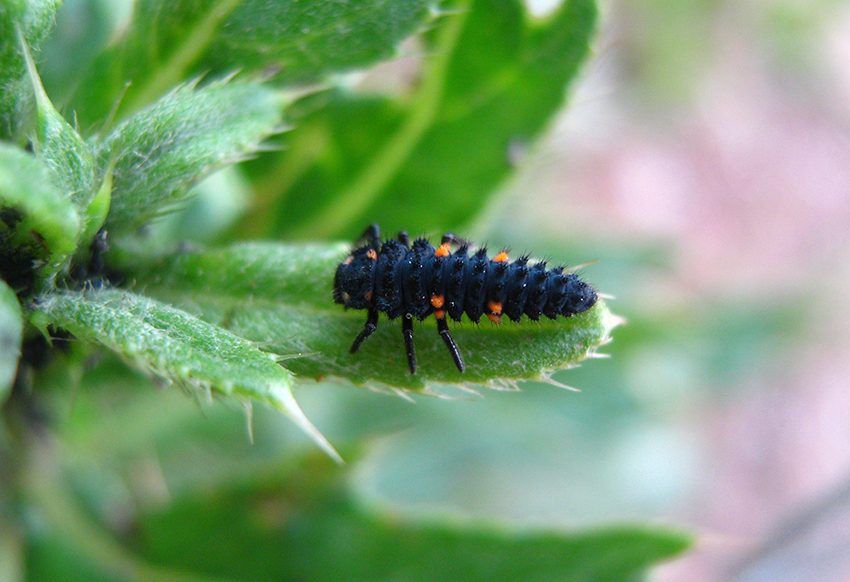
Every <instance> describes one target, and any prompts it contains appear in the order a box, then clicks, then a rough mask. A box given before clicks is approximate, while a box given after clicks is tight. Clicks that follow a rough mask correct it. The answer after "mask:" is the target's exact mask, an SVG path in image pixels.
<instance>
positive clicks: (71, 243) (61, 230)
mask: <svg viewBox="0 0 850 582" xmlns="http://www.w3.org/2000/svg"><path fill="white" fill-rule="evenodd" d="M0 207H1V208H2V213H3V214H2V217H1V218H2V222H0V251H2V252H3V254H4V256H5V258H6V260H7V261H12V262H14V261H17V260H20V261H23V262H24V263H26V266H27V267H28V268H31V269H32V268H36V267H39V266H41V265H45V269H46V270H47V272H55V271H56V270H58V269H59V267H60V266H61V265H62V264H63V263H64V261H65V260H66V259H67V258H68V256H69V255H70V254H71V253H72V252H73V251H74V249H75V247H76V243H77V237H78V235H79V231H80V218H79V214H78V213H77V210H76V208H75V207H74V204H73V203H72V202H71V199H70V197H68V196H66V195H64V194H63V193H61V192H59V191H58V190H57V189H56V188H55V187H54V185H53V181H52V176H51V174H50V172H49V170H48V169H47V168H46V167H45V165H44V164H42V163H41V161H40V160H39V159H38V158H36V157H35V156H34V155H32V154H28V153H27V152H25V151H24V150H22V149H19V148H16V147H14V146H11V145H8V144H0ZM22 266H23V263H22ZM15 271H20V268H16V269H15ZM4 275H6V273H4ZM7 281H8V279H7Z"/></svg>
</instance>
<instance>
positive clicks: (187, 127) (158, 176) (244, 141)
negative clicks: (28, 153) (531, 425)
mask: <svg viewBox="0 0 850 582" xmlns="http://www.w3.org/2000/svg"><path fill="white" fill-rule="evenodd" d="M288 100H289V97H288V94H286V93H284V92H281V91H276V90H273V89H270V88H268V87H265V86H263V85H260V84H259V83H235V82H230V83H216V84H213V85H208V86H206V87H202V88H195V87H193V86H183V87H181V88H179V89H176V90H175V91H172V92H171V93H169V94H168V95H166V96H165V97H163V98H162V99H160V100H159V101H157V102H156V103H155V104H154V105H152V106H151V107H149V108H148V109H145V110H144V111H141V112H139V113H137V114H136V115H134V116H133V117H131V118H130V119H128V120H127V121H126V122H124V123H123V124H121V125H120V126H118V127H117V128H116V129H115V130H114V131H113V132H112V133H111V134H110V135H109V136H108V137H107V138H106V139H105V140H104V141H103V142H102V143H99V144H98V145H97V155H98V159H99V163H100V168H101V171H103V172H106V171H107V169H108V168H109V167H110V166H111V167H112V168H113V170H112V186H113V192H112V201H111V207H110V210H109V215H108V217H107V220H106V225H107V227H108V228H109V229H111V230H115V231H121V230H124V231H126V230H129V229H133V228H137V227H139V226H141V225H143V224H144V223H146V222H148V221H149V220H150V219H151V218H153V217H155V216H157V215H161V214H163V213H165V212H168V211H171V210H174V209H175V207H177V206H178V205H179V204H180V203H182V202H183V201H184V200H185V199H186V195H187V191H188V189H189V188H190V187H191V186H193V185H194V184H195V183H197V182H198V181H199V180H201V179H202V178H204V177H205V176H207V175H208V174H210V173H211V172H213V171H215V170H217V169H220V168H222V167H224V166H226V165H228V164H232V163H234V162H236V161H239V160H240V159H242V158H243V157H244V156H247V155H249V154H251V153H252V152H253V151H254V150H255V149H256V147H257V145H258V144H259V142H260V141H261V140H262V139H263V138H265V137H267V136H268V135H270V134H271V133H274V132H275V131H280V129H281V110H282V109H283V106H284V105H285V104H286V103H287V101H288Z"/></svg>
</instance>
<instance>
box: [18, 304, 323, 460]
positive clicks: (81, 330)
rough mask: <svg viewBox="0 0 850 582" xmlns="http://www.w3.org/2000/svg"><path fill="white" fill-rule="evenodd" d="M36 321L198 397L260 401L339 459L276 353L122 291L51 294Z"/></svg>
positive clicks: (39, 307) (36, 313)
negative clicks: (306, 410)
mask: <svg viewBox="0 0 850 582" xmlns="http://www.w3.org/2000/svg"><path fill="white" fill-rule="evenodd" d="M32 321H33V323H34V324H36V325H37V326H38V327H39V328H40V329H42V330H44V329H46V327H47V325H53V326H54V327H58V328H63V329H67V330H68V331H70V332H71V333H73V334H74V335H75V336H76V337H78V338H80V339H83V340H87V341H91V342H94V343H96V344H99V345H102V346H104V347H106V348H108V349H110V350H112V351H113V352H115V353H116V354H118V355H119V356H120V357H121V358H123V359H124V360H125V361H126V362H127V363H128V364H130V365H131V366H133V367H135V368H137V369H139V370H141V371H143V372H145V373H148V374H150V375H152V376H154V377H158V378H162V379H165V380H166V381H170V382H175V383H177V384H179V385H181V386H183V387H185V388H187V389H188V390H190V391H192V392H194V393H195V394H196V395H199V396H202V395H204V394H210V393H211V392H216V393H217V394H221V395H223V396H226V397H230V398H237V399H243V400H247V399H251V398H253V399H255V400H259V401H261V402H264V403H266V404H268V405H270V406H272V407H274V408H277V409H279V410H281V411H283V412H285V413H286V414H287V415H288V416H289V417H290V418H292V419H293V420H294V421H295V422H296V423H297V424H298V425H299V426H300V427H301V429H302V430H304V431H305V432H306V433H307V434H308V435H309V436H310V437H311V438H312V439H313V440H314V441H315V442H316V443H317V444H318V445H319V446H320V447H322V448H323V449H324V450H325V452H327V453H328V454H329V455H330V456H332V457H333V458H335V459H339V455H338V454H337V453H336V451H334V450H333V448H332V447H331V446H330V444H329V443H328V442H327V440H325V438H324V437H323V436H322V435H321V434H320V433H319V431H318V430H316V428H315V427H314V426H313V425H312V424H311V423H310V421H309V420H307V417H306V416H304V413H303V412H302V411H301V409H300V408H299V406H298V404H297V403H296V402H295V398H294V397H293V395H292V374H291V373H290V372H289V371H288V370H286V369H285V368H283V367H282V366H280V365H279V364H277V363H276V362H275V358H274V356H273V355H272V354H268V353H265V352H262V351H260V350H259V349H257V347H255V346H254V344H252V343H251V342H249V341H246V340H244V339H242V338H240V337H237V336H235V335H233V334H232V333H230V332H228V331H225V330H223V329H221V328H219V327H217V326H215V325H210V324H209V323H206V322H204V321H201V320H200V319H198V318H196V317H194V316H192V315H190V314H188V313H186V312H185V311H181V310H179V309H175V308H173V307H169V306H167V305H164V304H162V303H158V302H156V301H154V300H152V299H149V298H147V297H143V296H141V295H136V294H133V293H130V292H126V291H119V290H99V291H89V292H84V293H71V292H67V293H52V294H48V295H45V296H43V297H42V298H41V299H39V301H38V302H37V304H36V305H35V311H34V314H33V315H32Z"/></svg>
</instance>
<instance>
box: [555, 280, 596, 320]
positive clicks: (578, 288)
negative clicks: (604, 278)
mask: <svg viewBox="0 0 850 582" xmlns="http://www.w3.org/2000/svg"><path fill="white" fill-rule="evenodd" d="M565 290H566V294H567V297H566V302H565V303H564V306H563V307H562V308H561V314H562V315H566V316H567V317H569V316H570V315H575V314H577V313H584V312H585V311H587V310H588V309H590V308H591V307H593V306H594V305H596V301H597V300H598V299H599V297H598V296H597V295H596V289H594V288H593V287H592V286H591V285H589V284H588V283H585V282H584V281H582V280H581V279H579V278H578V275H576V274H575V273H570V274H568V275H567V285H566V289H565Z"/></svg>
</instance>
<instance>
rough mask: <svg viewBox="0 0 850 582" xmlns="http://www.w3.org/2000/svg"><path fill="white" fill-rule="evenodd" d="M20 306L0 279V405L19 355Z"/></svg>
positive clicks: (9, 387) (12, 378) (6, 393)
mask: <svg viewBox="0 0 850 582" xmlns="http://www.w3.org/2000/svg"><path fill="white" fill-rule="evenodd" d="M23 325H24V322H23V319H22V317H21V306H20V304H19V303H18V298H17V297H16V296H15V292H14V291H12V290H11V289H10V288H9V286H8V285H6V283H4V282H3V281H2V280H0V405H2V404H3V402H4V401H5V400H6V397H7V396H8V395H9V391H10V390H11V389H12V383H13V382H14V381H15V374H16V373H17V370H18V359H19V358H20V356H21V334H22V333H23Z"/></svg>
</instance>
